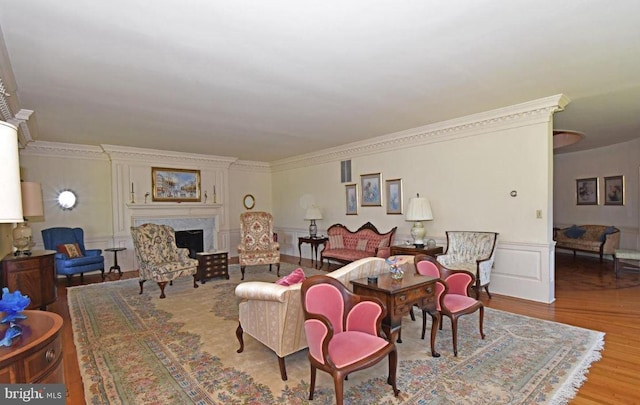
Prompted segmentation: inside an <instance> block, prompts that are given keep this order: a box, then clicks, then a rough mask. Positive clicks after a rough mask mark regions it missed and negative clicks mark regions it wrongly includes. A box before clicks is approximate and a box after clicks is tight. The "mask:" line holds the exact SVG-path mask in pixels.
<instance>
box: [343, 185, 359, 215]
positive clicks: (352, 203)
mask: <svg viewBox="0 0 640 405" xmlns="http://www.w3.org/2000/svg"><path fill="white" fill-rule="evenodd" d="M345 202H346V209H347V215H358V185H357V184H347V185H345Z"/></svg>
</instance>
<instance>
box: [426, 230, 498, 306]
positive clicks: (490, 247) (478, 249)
mask: <svg viewBox="0 0 640 405" xmlns="http://www.w3.org/2000/svg"><path fill="white" fill-rule="evenodd" d="M497 241H498V233H497V232H471V231H447V250H446V251H445V252H444V254H442V255H438V256H437V260H438V263H440V264H441V265H442V266H443V267H445V268H447V269H449V270H466V271H468V272H470V273H471V274H473V275H475V280H474V285H473V289H475V290H476V299H478V298H479V297H480V290H481V289H482V288H483V287H484V289H485V291H486V292H487V295H489V298H491V293H489V282H490V281H491V269H492V268H493V263H494V260H495V256H496V243H497Z"/></svg>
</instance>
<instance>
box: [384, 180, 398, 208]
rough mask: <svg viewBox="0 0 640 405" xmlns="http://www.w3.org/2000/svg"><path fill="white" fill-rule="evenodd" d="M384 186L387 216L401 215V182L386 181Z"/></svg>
mask: <svg viewBox="0 0 640 405" xmlns="http://www.w3.org/2000/svg"><path fill="white" fill-rule="evenodd" d="M385 184H386V187H385V194H386V195H385V197H386V199H387V214H402V180H401V179H393V180H387V181H386V182H385Z"/></svg>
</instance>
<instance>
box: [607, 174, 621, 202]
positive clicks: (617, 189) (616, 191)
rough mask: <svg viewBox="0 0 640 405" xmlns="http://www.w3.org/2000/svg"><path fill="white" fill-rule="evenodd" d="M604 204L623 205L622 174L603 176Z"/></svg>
mask: <svg viewBox="0 0 640 405" xmlns="http://www.w3.org/2000/svg"><path fill="white" fill-rule="evenodd" d="M604 205H624V176H611V177H605V178H604Z"/></svg>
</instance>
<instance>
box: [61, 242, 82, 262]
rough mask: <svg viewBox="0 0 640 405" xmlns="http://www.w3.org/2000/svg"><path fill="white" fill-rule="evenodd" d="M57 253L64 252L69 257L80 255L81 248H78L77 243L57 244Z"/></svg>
mask: <svg viewBox="0 0 640 405" xmlns="http://www.w3.org/2000/svg"><path fill="white" fill-rule="evenodd" d="M57 250H58V253H64V254H65V255H67V256H69V258H70V259H73V258H74V257H82V256H84V255H83V254H82V250H80V245H78V244H77V243H65V244H63V245H58V247H57Z"/></svg>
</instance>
